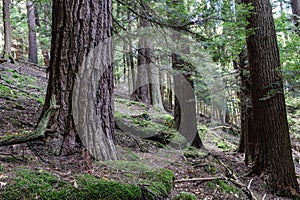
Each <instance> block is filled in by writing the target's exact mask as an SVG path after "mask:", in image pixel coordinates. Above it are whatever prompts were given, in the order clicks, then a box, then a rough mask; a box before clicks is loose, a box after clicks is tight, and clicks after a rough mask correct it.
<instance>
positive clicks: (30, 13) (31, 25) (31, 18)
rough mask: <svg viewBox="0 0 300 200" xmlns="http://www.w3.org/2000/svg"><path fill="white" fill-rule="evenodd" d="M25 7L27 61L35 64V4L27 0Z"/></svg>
mask: <svg viewBox="0 0 300 200" xmlns="http://www.w3.org/2000/svg"><path fill="white" fill-rule="evenodd" d="M26 7H27V17H28V34H29V52H28V61H29V62H32V63H36V64H37V63H38V56H37V42H36V18H35V6H34V4H33V2H32V1H27V2H26Z"/></svg>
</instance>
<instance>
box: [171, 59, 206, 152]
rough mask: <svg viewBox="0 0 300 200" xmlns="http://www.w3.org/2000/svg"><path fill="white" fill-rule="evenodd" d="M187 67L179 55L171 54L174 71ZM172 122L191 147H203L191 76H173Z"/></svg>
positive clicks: (185, 74)
mask: <svg viewBox="0 0 300 200" xmlns="http://www.w3.org/2000/svg"><path fill="white" fill-rule="evenodd" d="M187 66H189V64H188V63H187V62H185V61H184V60H183V59H182V58H180V56H179V55H177V54H175V53H172V67H173V69H175V70H181V69H182V68H186V67H187ZM174 93H175V105H174V120H175V127H176V129H177V130H178V131H179V132H180V133H181V134H182V135H183V136H184V137H185V138H186V139H187V140H188V142H191V145H192V146H194V147H197V148H201V147H202V146H203V144H202V141H201V139H200V136H199V134H198V129H197V120H196V100H195V93H194V84H193V80H191V75H190V74H187V73H184V74H179V73H178V74H175V75H174Z"/></svg>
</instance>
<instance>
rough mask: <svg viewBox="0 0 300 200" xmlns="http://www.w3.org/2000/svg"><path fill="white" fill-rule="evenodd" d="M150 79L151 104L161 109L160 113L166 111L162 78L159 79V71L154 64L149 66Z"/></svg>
mask: <svg viewBox="0 0 300 200" xmlns="http://www.w3.org/2000/svg"><path fill="white" fill-rule="evenodd" d="M148 72H149V79H150V87H151V89H150V91H151V104H152V105H153V106H154V107H155V108H157V109H159V110H160V111H163V110H164V106H163V102H162V95H161V92H160V84H161V83H160V78H159V69H158V67H157V66H155V65H154V64H152V63H150V64H149V71H148Z"/></svg>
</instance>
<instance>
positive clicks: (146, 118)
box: [0, 63, 300, 200]
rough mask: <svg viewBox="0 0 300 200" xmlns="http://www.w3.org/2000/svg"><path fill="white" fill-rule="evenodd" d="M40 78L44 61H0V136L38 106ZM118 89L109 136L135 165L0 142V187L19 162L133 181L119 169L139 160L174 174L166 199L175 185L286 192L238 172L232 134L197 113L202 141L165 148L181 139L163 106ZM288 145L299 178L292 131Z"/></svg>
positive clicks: (242, 193) (33, 115) (68, 176)
mask: <svg viewBox="0 0 300 200" xmlns="http://www.w3.org/2000/svg"><path fill="white" fill-rule="evenodd" d="M46 86H47V76H46V70H45V69H42V68H39V67H37V66H34V65H28V64H22V63H19V64H17V65H12V64H8V63H6V64H1V65H0V136H1V135H7V134H18V133H19V132H21V131H32V130H33V129H34V127H35V125H36V123H37V120H38V118H39V116H40V113H41V108H42V104H43V98H44V95H45V93H46ZM120 91H124V90H123V89H122V88H117V89H116V92H117V94H116V98H115V110H116V111H115V117H116V133H115V138H116V141H115V142H116V145H117V149H118V150H119V154H120V155H119V156H120V158H121V159H122V160H126V161H131V162H132V163H133V164H134V165H139V167H138V168H137V167H136V166H135V167H131V168H130V169H128V165H127V168H126V169H125V170H124V169H123V168H122V169H120V168H118V167H116V165H107V164H104V165H103V164H99V162H94V163H93V164H92V165H91V167H90V168H89V169H87V170H83V169H81V168H80V167H78V168H74V166H72V165H62V163H63V161H61V160H60V161H53V162H52V163H55V162H59V163H56V164H53V165H49V163H47V162H45V160H44V159H43V154H42V153H41V152H38V151H37V150H36V149H35V148H34V145H32V144H29V143H28V144H19V145H11V146H6V147H0V191H5V189H6V187H9V185H10V183H11V182H12V180H13V179H14V178H15V176H17V173H15V172H16V171H17V169H19V168H20V167H21V168H26V169H31V170H41V169H43V170H45V171H49V172H51V173H54V174H56V175H57V176H59V177H61V178H62V179H64V180H70V181H71V180H73V178H72V176H73V174H74V173H89V174H91V175H93V176H95V177H99V178H105V179H109V180H113V181H119V182H133V181H134V179H136V178H137V177H138V176H137V177H135V175H134V176H128V174H127V173H125V172H128V171H131V172H132V173H133V174H136V173H139V170H141V168H143V169H142V170H148V169H152V168H167V169H170V170H172V171H173V172H174V174H175V180H174V182H175V186H174V189H173V190H172V192H171V194H169V199H174V197H175V196H176V195H178V194H179V193H182V192H188V193H191V194H194V195H195V196H196V197H197V199H207V200H209V199H249V197H250V196H252V198H253V199H254V198H255V199H286V198H282V197H277V196H275V195H273V194H269V193H268V192H267V191H266V185H265V184H264V181H263V178H264V177H263V176H261V177H257V176H253V177H247V176H245V175H246V174H247V172H248V170H249V169H248V168H247V167H246V166H245V164H244V161H243V160H244V158H243V154H241V153H237V152H235V149H236V148H237V145H238V141H239V137H238V135H235V134H233V133H232V132H231V133H228V132H227V131H226V130H225V129H224V127H222V126H221V125H220V124H218V123H217V122H211V121H210V120H209V119H206V118H200V117H198V121H199V125H198V128H199V133H200V135H201V138H202V140H203V143H204V147H205V149H203V150H196V149H193V148H171V147H170V148H169V146H168V143H173V144H181V143H180V142H181V141H182V138H181V137H180V136H178V135H177V134H176V132H175V131H174V130H173V129H172V116H171V113H167V112H160V111H157V110H155V109H154V108H152V107H149V106H147V105H144V104H142V103H138V102H133V101H131V100H130V99H128V98H127V96H124V94H121V93H120ZM118 92H119V93H118ZM166 138H167V139H166ZM170 138H171V139H170ZM174 138H175V139H174ZM166 140H168V141H166ZM35 145H36V144H35ZM179 146H180V145H179ZM292 146H293V156H294V163H295V166H296V172H297V176H298V180H300V178H299V176H300V163H299V161H300V142H299V138H296V137H292ZM73 161H74V160H73ZM62 166H64V167H62ZM118 166H120V165H118ZM126 170H127V171H126ZM124 171H125V172H124ZM124 174H125V175H124ZM0 194H1V193H0ZM0 199H2V198H1V195H0Z"/></svg>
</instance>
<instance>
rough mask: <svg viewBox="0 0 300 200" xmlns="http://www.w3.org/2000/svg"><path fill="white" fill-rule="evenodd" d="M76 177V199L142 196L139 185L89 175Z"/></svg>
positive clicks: (119, 199)
mask: <svg viewBox="0 0 300 200" xmlns="http://www.w3.org/2000/svg"><path fill="white" fill-rule="evenodd" d="M77 178H78V189H76V190H77V191H78V192H77V195H76V199H111V200H123V199H124V200H127V199H128V200H135V199H136V200H138V199H141V198H142V191H141V189H140V187H139V186H136V185H133V184H125V183H117V182H113V181H107V180H101V179H98V178H95V177H93V176H90V175H80V176H78V177H77ZM76 190H75V191H76ZM74 199H75V198H74Z"/></svg>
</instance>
